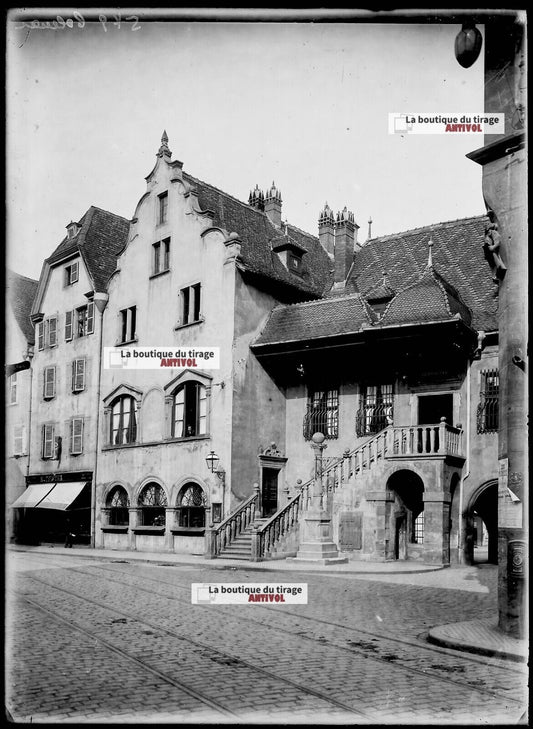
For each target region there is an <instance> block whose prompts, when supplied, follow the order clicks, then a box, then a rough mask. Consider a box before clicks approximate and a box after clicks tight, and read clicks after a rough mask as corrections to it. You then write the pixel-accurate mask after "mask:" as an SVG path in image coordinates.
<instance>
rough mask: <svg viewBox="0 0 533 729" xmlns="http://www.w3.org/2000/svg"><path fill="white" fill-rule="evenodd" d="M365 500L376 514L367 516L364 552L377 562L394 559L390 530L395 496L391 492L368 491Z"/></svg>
mask: <svg viewBox="0 0 533 729" xmlns="http://www.w3.org/2000/svg"><path fill="white" fill-rule="evenodd" d="M365 500H366V501H367V502H368V504H369V505H370V506H372V507H373V509H374V514H373V515H372V516H371V515H370V514H368V515H367V514H365V529H364V534H365V541H364V544H363V551H364V552H365V553H366V554H369V555H370V556H372V557H373V558H374V559H376V560H386V559H394V544H391V543H390V529H389V519H390V513H391V506H392V504H393V503H394V494H393V493H392V492H391V491H367V492H366V493H365Z"/></svg>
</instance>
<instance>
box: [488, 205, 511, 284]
mask: <svg viewBox="0 0 533 729" xmlns="http://www.w3.org/2000/svg"><path fill="white" fill-rule="evenodd" d="M487 215H488V217H489V223H488V225H487V227H486V228H485V237H484V241H483V252H484V254H485V259H486V260H487V261H488V264H489V266H490V267H491V270H492V280H493V281H495V282H496V283H498V282H499V281H501V280H502V279H503V277H504V276H505V272H506V271H507V266H506V265H505V263H504V262H503V260H502V258H501V255H500V247H501V241H502V239H501V235H500V232H499V228H498V222H497V220H496V215H495V213H494V211H493V210H489V211H488V213H487Z"/></svg>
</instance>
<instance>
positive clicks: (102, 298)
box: [91, 293, 109, 549]
mask: <svg viewBox="0 0 533 729" xmlns="http://www.w3.org/2000/svg"><path fill="white" fill-rule="evenodd" d="M108 301H109V295H108V294H105V293H95V294H94V305H95V307H96V308H97V309H98V311H99V312H100V332H99V340H98V380H97V384H96V441H95V449H94V469H93V482H92V488H91V547H92V548H93V549H94V548H95V546H96V479H97V474H98V449H99V447H100V395H101V383H102V367H103V356H102V355H103V352H102V342H103V335H104V310H105V308H106V306H107V302H108Z"/></svg>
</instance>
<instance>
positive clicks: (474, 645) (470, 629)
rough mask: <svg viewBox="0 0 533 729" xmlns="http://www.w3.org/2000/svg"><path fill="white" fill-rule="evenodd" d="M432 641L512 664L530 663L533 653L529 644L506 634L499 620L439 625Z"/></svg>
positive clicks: (429, 633) (431, 632)
mask: <svg viewBox="0 0 533 729" xmlns="http://www.w3.org/2000/svg"><path fill="white" fill-rule="evenodd" d="M428 641H429V642H430V643H434V644H435V645H441V646H444V647H445V648H454V649H455V650H460V651H469V652H470V653H478V654H480V655H482V656H491V657H493V658H505V659H507V660H509V661H526V660H527V658H528V653H529V646H528V641H527V640H525V639H524V640H520V639H519V638H512V637H511V636H508V635H506V634H505V633H502V632H501V630H500V629H499V628H498V624H497V620H496V619H492V620H467V621H465V622H463V623H448V624H447V625H439V626H437V627H435V628H431V629H430V630H429V632H428Z"/></svg>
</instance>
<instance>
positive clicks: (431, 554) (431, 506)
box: [423, 491, 451, 565]
mask: <svg viewBox="0 0 533 729" xmlns="http://www.w3.org/2000/svg"><path fill="white" fill-rule="evenodd" d="M423 499H424V552H423V555H424V561H425V562H429V563H430V564H442V565H447V564H450V506H451V495H450V493H449V492H447V491H425V492H424V495H423Z"/></svg>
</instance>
